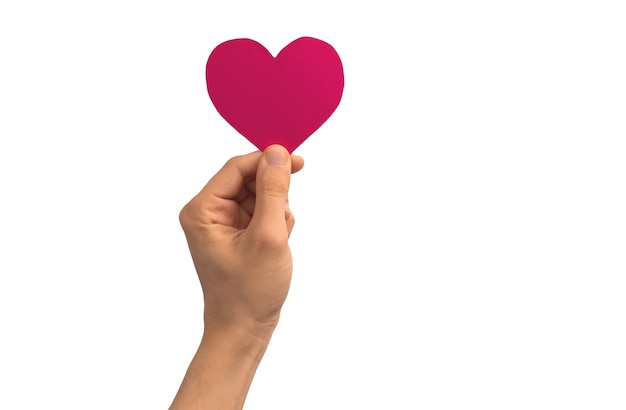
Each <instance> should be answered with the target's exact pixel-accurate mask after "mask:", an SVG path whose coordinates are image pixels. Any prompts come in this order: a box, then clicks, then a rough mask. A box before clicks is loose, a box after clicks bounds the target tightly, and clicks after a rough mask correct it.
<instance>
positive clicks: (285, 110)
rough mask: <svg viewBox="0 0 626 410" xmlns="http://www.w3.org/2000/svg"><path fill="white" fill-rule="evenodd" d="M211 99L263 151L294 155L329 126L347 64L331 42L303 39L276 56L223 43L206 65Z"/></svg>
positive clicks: (253, 45)
mask: <svg viewBox="0 0 626 410" xmlns="http://www.w3.org/2000/svg"><path fill="white" fill-rule="evenodd" d="M206 82H207V90H208V92H209V97H210V98H211V101H212V102H213V105H215V108H216V109H217V111H218V112H219V113H220V115H221V116H222V117H224V119H225V120H226V121H227V122H228V123H229V124H230V125H231V126H232V127H233V128H235V129H236V130H237V131H238V132H239V133H240V134H241V135H243V136H244V137H246V138H247V139H248V140H249V141H250V142H252V143H253V144H254V145H255V146H256V147H257V148H258V149H260V150H264V149H265V148H266V147H268V146H269V145H271V144H280V145H282V146H284V147H285V148H286V149H287V150H288V151H289V152H293V151H294V150H295V149H296V148H297V147H298V146H299V145H300V144H302V142H304V141H305V140H306V139H307V138H308V137H309V136H310V135H311V134H313V133H314V132H315V131H316V130H317V129H318V128H319V127H321V126H322V124H324V122H326V120H327V119H328V118H329V117H330V116H331V114H332V113H333V112H334V111H335V109H336V108H337V106H338V105H339V101H340V100H341V96H342V94H343V85H344V78H343V66H342V64H341V59H340V58H339V55H338V54H337V52H336V51H335V49H334V48H333V47H332V46H331V45H330V44H328V43H326V42H324V41H321V40H318V39H315V38H312V37H301V38H298V39H296V40H294V41H293V42H291V43H289V44H288V45H287V46H286V47H285V48H283V49H282V50H281V51H280V53H278V55H277V56H276V57H275V58H274V57H273V56H272V55H271V54H270V52H269V51H268V50H267V49H266V48H265V47H263V46H262V45H261V44H259V43H258V42H256V41H254V40H251V39H246V38H241V39H235V40H229V41H226V42H224V43H221V44H220V45H218V46H217V47H216V48H215V49H214V50H213V51H212V52H211V54H210V55H209V59H208V61H207V64H206Z"/></svg>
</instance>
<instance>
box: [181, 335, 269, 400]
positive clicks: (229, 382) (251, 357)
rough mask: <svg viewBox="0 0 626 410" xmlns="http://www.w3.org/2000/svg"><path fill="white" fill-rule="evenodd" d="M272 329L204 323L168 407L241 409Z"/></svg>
mask: <svg viewBox="0 0 626 410" xmlns="http://www.w3.org/2000/svg"><path fill="white" fill-rule="evenodd" d="M272 331H273V328H272V329H267V328H266V329H262V331H259V332H251V331H248V330H244V329H242V328H237V329H217V328H211V327H205V332H204V336H203V337H202V341H201V343H200V346H199V347H198V351H197V352H196V354H195V356H194V358H193V360H192V361H191V364H190V365H189V368H188V370H187V373H186V374H185V378H184V379H183V382H182V384H181V386H180V389H179V391H178V393H177V394H176V397H175V398H174V401H173V403H172V406H171V407H170V410H177V409H182V410H191V409H223V410H230V409H241V408H242V407H243V404H244V401H245V399H246V395H247V394H248V390H249V388H250V384H251V383H252V378H253V377H254V373H255V372H256V369H257V367H258V365H259V363H260V362H261V359H262V358H263V355H264V354H265V350H266V349H267V345H268V343H269V340H270V338H271V333H272Z"/></svg>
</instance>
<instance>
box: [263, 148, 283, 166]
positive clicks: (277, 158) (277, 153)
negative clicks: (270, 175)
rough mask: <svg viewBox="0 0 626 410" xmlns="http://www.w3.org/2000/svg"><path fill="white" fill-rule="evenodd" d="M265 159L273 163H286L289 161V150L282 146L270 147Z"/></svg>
mask: <svg viewBox="0 0 626 410" xmlns="http://www.w3.org/2000/svg"><path fill="white" fill-rule="evenodd" d="M265 159H266V160H267V163H268V164H271V165H285V164H286V163H287V152H286V151H285V149H283V148H280V147H276V148H270V149H269V150H268V151H267V152H266V153H265Z"/></svg>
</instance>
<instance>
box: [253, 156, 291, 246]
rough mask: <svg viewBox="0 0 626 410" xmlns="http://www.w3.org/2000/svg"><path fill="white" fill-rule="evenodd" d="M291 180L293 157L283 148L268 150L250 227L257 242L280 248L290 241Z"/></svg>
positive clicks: (260, 170) (259, 174) (261, 165)
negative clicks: (276, 245) (287, 215)
mask: <svg viewBox="0 0 626 410" xmlns="http://www.w3.org/2000/svg"><path fill="white" fill-rule="evenodd" d="M290 178H291V155H289V152H287V150H286V149H285V148H283V147H282V146H280V145H271V146H269V147H268V148H267V149H266V150H265V151H264V152H263V157H262V158H261V160H260V161H259V166H258V169H257V174H256V204H255V207H254V215H253V217H252V221H251V222H250V225H251V226H250V227H251V228H252V230H253V232H254V233H255V235H256V236H257V240H261V241H263V242H268V243H277V244H282V243H285V242H286V241H287V238H288V237H289V233H288V227H287V222H286V218H285V212H286V209H287V196H288V193H289V181H290Z"/></svg>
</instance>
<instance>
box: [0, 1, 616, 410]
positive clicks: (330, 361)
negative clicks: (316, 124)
mask: <svg viewBox="0 0 626 410" xmlns="http://www.w3.org/2000/svg"><path fill="white" fill-rule="evenodd" d="M622 4H623V2H621V1H613V2H611V1H554V0H542V1H524V2H521V1H520V2H510V1H509V2H503V1H474V2H466V1H437V2H435V1H432V2H409V1H406V2H402V1H398V0H395V1H386V2H347V1H344V2H338V1H316V2H306V3H304V2H302V3H300V2H286V1H285V2H277V1H247V2H242V1H236V2H235V1H233V2H228V1H223V2H221V3H219V2H216V1H203V2H200V1H180V2H163V1H151V2H148V1H138V0H125V1H109V2H86V1H68V0H60V1H54V2H52V1H19V2H18V1H11V0H9V1H4V2H2V5H1V6H0V408H2V409H12V410H15V409H52V408H55V409H56V408H59V409H60V408H62V409H159V408H160V409H165V408H167V407H168V406H169V404H170V402H171V400H172V398H173V396H174V394H175V392H176V390H177V389H178V386H179V384H180V381H181V380H182V376H183V374H184V372H185V370H186V368H187V365H188V364H189V361H190V360H191V357H192V355H193V353H194V352H195V349H196V347H197V343H198V342H199V338H200V334H201V316H202V313H201V309H202V305H201V303H202V302H201V293H200V288H199V285H198V282H197V279H196V276H195V272H194V270H193V266H192V264H191V260H190V257H189V255H188V252H187V247H186V242H185V239H184V236H183V234H182V231H181V229H180V228H179V225H178V211H179V209H180V208H181V207H182V206H183V205H184V204H185V203H186V202H187V201H188V200H189V199H190V198H191V197H192V196H193V195H195V193H196V192H197V191H198V190H199V189H200V188H201V187H202V186H203V185H204V184H205V183H206V181H207V180H208V179H209V178H210V176H212V175H213V173H214V172H216V171H217V169H219V167H221V166H222V164H223V163H224V161H226V160H227V159H228V158H230V157H231V156H234V155H238V154H243V153H247V152H250V151H252V150H254V147H253V146H252V145H251V144H250V143H249V142H248V141H247V140H245V139H244V138H243V137H241V136H240V135H239V134H237V133H236V132H235V131H234V130H233V129H232V128H230V126H229V125H228V124H227V123H226V122H225V121H224V120H223V119H222V118H221V117H220V116H219V115H218V113H217V111H216V110H215V109H214V107H213V106H212V104H211V102H210V99H209V97H208V95H207V93H206V88H205V79H204V68H205V63H206V59H207V57H208V55H209V53H210V52H211V50H212V49H213V48H214V47H215V46H216V45H218V44H219V43H221V42H222V41H225V40H229V39H232V38H240V37H249V38H253V39H255V40H257V41H259V42H260V43H262V44H264V45H265V46H266V47H267V48H268V49H269V50H270V51H271V52H272V53H273V54H276V53H278V51H280V49H281V48H282V47H283V46H285V45H286V44H288V43H289V42H290V41H292V40H294V39H296V38H298V37H301V36H313V37H317V38H319V39H322V40H325V41H327V42H329V43H331V44H332V45H333V46H334V47H335V49H336V50H337V52H338V53H339V55H340V56H341V58H342V60H343V64H344V70H345V79H346V83H345V90H344V96H343V99H342V102H341V104H340V105H339V108H338V109H337V110H336V111H335V113H334V115H333V116H332V117H331V118H330V119H329V120H328V121H327V122H326V123H325V124H324V125H323V126H322V128H320V129H319V130H318V131H317V132H316V133H315V134H314V135H313V136H312V137H311V138H310V139H309V140H307V141H306V142H305V143H304V144H303V145H302V146H301V147H300V148H298V149H297V150H296V153H297V154H299V155H302V156H303V157H304V158H305V160H306V161H307V164H306V166H305V168H304V169H303V170H302V171H301V173H299V174H296V175H295V176H294V177H293V179H292V190H291V194H290V201H291V207H292V210H293V211H294V214H295V215H296V218H297V223H296V227H295V230H294V233H293V235H292V238H291V245H292V249H293V254H294V260H295V268H294V280H293V285H292V289H291V293H290V295H289V298H288V300H287V303H286V305H285V308H284V310H283V316H282V320H281V323H280V324H279V327H278V329H277V330H276V333H275V335H274V338H273V340H272V343H271V345H270V347H269V349H268V351H267V354H266V356H265V358H264V360H263V362H262V363H261V366H260V367H259V369H258V372H257V375H256V378H255V380H254V382H253V385H252V387H251V390H250V393H249V396H248V400H247V403H246V408H249V409H273V410H276V409H433V410H434V409H481V410H485V409H499V410H500V409H507V410H508V409H603V410H609V409H624V408H626V349H625V348H624V346H626V298H625V293H626V279H625V274H626V233H625V232H626V217H625V211H624V210H625V209H626V185H625V184H626V161H625V156H626V143H625V138H626V80H625V78H626V76H625V74H624V73H626V51H625V50H626V24H624V22H625V21H626V13H625V11H624V9H623V8H621V7H620V6H621V5H622Z"/></svg>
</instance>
